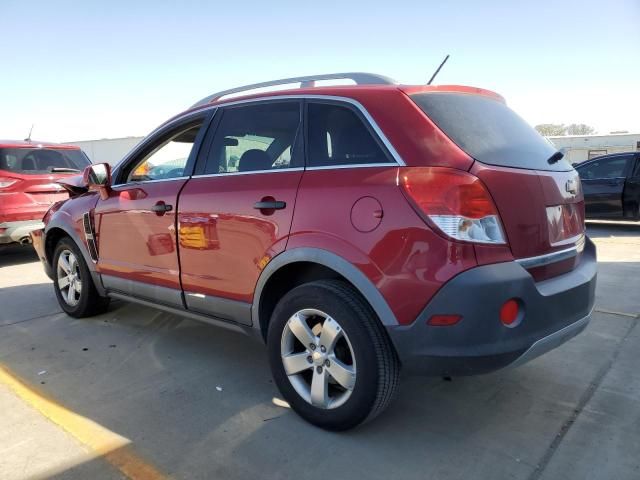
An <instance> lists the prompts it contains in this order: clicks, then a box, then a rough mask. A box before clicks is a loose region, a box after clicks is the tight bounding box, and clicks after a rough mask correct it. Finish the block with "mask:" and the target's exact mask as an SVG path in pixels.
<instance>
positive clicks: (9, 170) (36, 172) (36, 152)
mask: <svg viewBox="0 0 640 480" xmlns="http://www.w3.org/2000/svg"><path fill="white" fill-rule="evenodd" d="M90 163H91V162H89V159H88V158H87V157H86V155H85V154H84V153H83V152H82V150H80V148H79V147H76V146H73V145H57V144H52V143H40V142H31V141H24V142H23V141H14V140H0V246H4V245H8V244H13V243H22V244H26V243H29V242H30V241H31V239H30V237H29V233H30V232H31V231H32V230H34V229H37V228H42V226H43V225H42V217H43V215H44V214H45V212H46V211H47V209H48V208H49V207H50V206H51V204H53V203H54V202H57V201H58V200H62V199H65V198H68V195H67V193H66V191H65V190H64V188H63V187H62V186H60V185H59V184H57V183H56V181H57V180H61V179H63V178H64V177H68V176H69V175H71V174H74V173H75V174H77V173H78V172H81V171H82V170H84V169H85V167H87V166H88V165H90Z"/></svg>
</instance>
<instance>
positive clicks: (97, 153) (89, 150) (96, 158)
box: [64, 137, 144, 165]
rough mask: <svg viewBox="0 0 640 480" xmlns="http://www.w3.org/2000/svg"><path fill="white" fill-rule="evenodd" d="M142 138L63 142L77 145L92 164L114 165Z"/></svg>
mask: <svg viewBox="0 0 640 480" xmlns="http://www.w3.org/2000/svg"><path fill="white" fill-rule="evenodd" d="M143 138H144V137H124V138H103V139H101V140H86V141H80V142H64V143H65V144H68V145H77V146H78V147H80V148H81V149H82V150H84V153H86V154H87V155H88V156H89V160H91V161H92V162H93V163H108V164H110V165H115V164H116V163H118V162H119V161H120V160H121V159H122V158H123V157H124V156H125V155H126V154H127V153H129V152H130V151H131V149H133V147H135V146H136V145H137V144H138V143H140V141H141V140H142V139H143Z"/></svg>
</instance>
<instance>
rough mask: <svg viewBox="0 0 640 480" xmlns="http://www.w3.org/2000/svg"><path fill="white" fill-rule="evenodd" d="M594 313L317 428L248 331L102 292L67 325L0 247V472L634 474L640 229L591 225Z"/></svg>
mask: <svg viewBox="0 0 640 480" xmlns="http://www.w3.org/2000/svg"><path fill="white" fill-rule="evenodd" d="M588 230H589V234H590V235H591V237H592V238H593V239H594V241H595V242H596V244H597V246H598V256H599V276H598V288H597V300H596V311H595V312H594V315H593V319H592V321H591V323H590V325H589V327H588V328H587V330H585V332H584V333H582V334H581V335H579V336H578V337H576V338H575V339H573V340H571V341H569V342H568V343H567V344H565V345H563V346H562V347H560V348H558V349H556V350H554V351H552V352H550V353H548V354H546V355H544V356H542V357H540V358H538V359H536V360H534V361H533V362H531V363H529V364H526V365H524V366H522V367H519V368H515V369H508V370H503V371H500V372H497V373H493V374H489V375H484V376H478V377H464V378H453V379H452V380H451V381H446V380H444V379H440V378H420V377H407V378H403V380H402V382H401V387H400V394H399V398H398V399H397V401H396V402H395V403H394V404H393V405H392V406H391V407H390V408H389V409H388V410H387V411H386V412H385V413H384V414H383V415H382V416H380V417H378V418H377V419H376V420H375V421H373V422H371V423H369V424H366V425H364V426H363V427H361V428H358V429H356V430H353V431H350V432H345V433H329V432H325V431H322V430H319V429H317V428H315V427H313V426H311V425H309V424H307V423H305V422H304V421H303V420H301V419H300V418H299V417H298V416H296V415H295V414H294V413H293V412H292V411H291V410H290V409H288V408H287V407H286V404H283V402H282V401H281V400H280V399H279V393H278V391H277V389H276V388H275V386H274V384H273V382H272V380H271V375H270V373H269V368H268V363H267V356H266V350H265V348H264V346H262V345H261V344H260V343H259V342H258V341H256V340H255V339H251V338H248V337H245V336H243V335H241V334H237V333H233V332H228V331H224V330H220V329H216V328H214V327H211V326H207V325H202V324H198V323H196V322H194V321H191V320H187V319H184V318H180V317H177V316H174V315H169V314H166V313H162V312H159V311H156V310H153V309H150V308H146V307H142V306H138V305H133V304H126V303H123V302H113V303H112V307H111V308H110V310H109V311H108V312H107V313H106V314H104V315H101V316H98V317H95V318H91V319H84V320H77V319H73V318H70V317H68V316H67V315H65V314H64V313H62V312H61V310H60V308H59V307H58V305H57V303H56V300H55V296H54V293H53V287H52V284H51V282H50V280H49V279H48V278H47V277H46V276H45V274H44V272H43V271H42V268H41V266H40V264H39V263H38V262H37V259H36V257H35V255H34V254H33V253H32V251H31V250H29V249H11V250H4V251H0V412H1V413H0V479H3V480H12V479H25V478H60V479H62V478H64V479H87V478H91V479H103V478H105V479H111V478H127V477H129V478H134V479H138V478H140V479H149V478H154V479H155V478H158V479H162V478H167V477H169V478H176V479H191V478H193V479H210V478H216V479H217V478H220V479H249V478H251V479H256V478H259V479H280V478H283V479H285V478H304V479H322V480H326V479H327V478H335V479H343V478H344V479H347V478H349V479H353V478H365V477H366V478H367V479H368V480H375V479H384V480H388V479H390V478H391V479H396V478H398V479H439V480H440V479H442V480H448V479H470V478H473V479H491V480H498V479H528V480H536V479H545V480H558V479H580V480H584V479H594V480H595V479H598V480H600V479H629V480H631V479H634V480H637V479H639V478H640V368H639V367H638V366H639V365H640V327H638V323H639V320H640V319H639V315H640V224H615V223H590V224H589V227H588Z"/></svg>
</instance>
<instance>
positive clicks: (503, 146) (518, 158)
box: [411, 92, 572, 171]
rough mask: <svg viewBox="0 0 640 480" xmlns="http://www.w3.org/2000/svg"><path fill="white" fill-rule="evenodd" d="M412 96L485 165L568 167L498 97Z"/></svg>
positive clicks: (421, 94) (436, 94)
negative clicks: (552, 161) (550, 158)
mask: <svg viewBox="0 0 640 480" xmlns="http://www.w3.org/2000/svg"><path fill="white" fill-rule="evenodd" d="M411 98H412V100H413V101H414V102H415V103H416V104H417V105H418V106H419V107H420V108H421V109H422V111H423V112H424V113H426V114H427V116H428V117H429V118H430V119H431V120H432V121H433V122H434V123H435V124H436V125H437V126H438V128H440V129H441V130H442V131H443V132H444V133H445V134H446V135H447V136H448V137H449V138H450V139H451V140H452V141H453V142H454V143H456V144H457V145H458V146H459V147H460V148H461V149H462V150H464V151H465V152H466V153H467V154H468V155H469V156H471V157H473V158H474V159H476V160H478V161H480V162H482V163H486V164H488V165H496V166H500V167H514V168H524V169H530V170H551V171H569V170H571V169H572V167H571V165H570V164H569V162H567V161H566V160H565V159H562V160H559V161H557V162H555V163H551V164H550V163H549V162H548V161H547V160H548V159H549V157H551V155H553V154H554V153H555V152H556V150H557V149H556V148H555V147H554V146H553V145H552V144H551V143H550V142H549V141H548V140H546V139H545V138H544V137H542V136H541V135H540V134H539V133H538V132H536V131H535V130H534V129H533V128H532V127H531V126H530V125H529V124H527V122H525V121H524V120H523V119H522V118H520V117H519V116H518V115H517V114H516V113H515V112H514V111H513V110H511V109H510V108H509V107H507V106H506V105H505V104H504V103H502V102H500V101H499V100H496V99H493V98H490V97H486V96H482V95H471V94H464V93H440V92H438V93H435V92H434V93H418V94H414V95H412V96H411Z"/></svg>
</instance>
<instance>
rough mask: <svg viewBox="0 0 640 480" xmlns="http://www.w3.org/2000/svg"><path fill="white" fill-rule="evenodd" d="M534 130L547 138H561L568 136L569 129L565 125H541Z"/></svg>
mask: <svg viewBox="0 0 640 480" xmlns="http://www.w3.org/2000/svg"><path fill="white" fill-rule="evenodd" d="M534 128H535V129H536V130H537V131H538V133H539V134H540V135H543V136H545V137H559V136H560V135H566V134H567V127H565V126H564V124H563V123H541V124H540V125H536V126H535V127H534Z"/></svg>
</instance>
